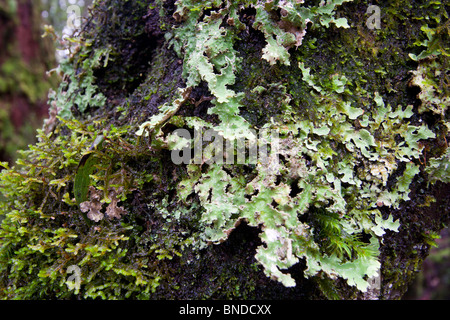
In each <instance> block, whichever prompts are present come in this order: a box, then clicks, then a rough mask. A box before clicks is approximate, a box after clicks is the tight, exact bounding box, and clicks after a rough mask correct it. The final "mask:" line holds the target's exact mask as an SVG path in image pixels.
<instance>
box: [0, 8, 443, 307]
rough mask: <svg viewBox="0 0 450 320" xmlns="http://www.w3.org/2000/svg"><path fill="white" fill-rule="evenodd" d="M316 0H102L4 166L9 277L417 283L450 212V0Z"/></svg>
mask: <svg viewBox="0 0 450 320" xmlns="http://www.w3.org/2000/svg"><path fill="white" fill-rule="evenodd" d="M318 2H319V1H307V3H305V4H303V3H300V2H299V1H248V2H246V1H201V2H200V1H199V2H196V1H190V0H179V1H176V2H175V1H147V2H146V1H131V2H130V1H126V2H125V1H117V0H105V1H97V2H96V3H95V4H94V8H93V9H92V11H91V16H90V18H89V19H88V21H87V23H86V24H85V26H84V27H83V29H82V32H81V33H80V37H79V38H78V40H77V41H74V45H73V46H72V47H71V55H70V57H69V59H68V60H67V61H65V62H63V63H62V64H61V67H60V71H61V72H62V73H63V74H64V81H63V83H62V84H61V86H60V88H59V90H58V92H56V93H55V94H54V95H53V96H52V97H51V98H50V103H51V106H52V108H53V110H54V112H53V115H55V113H56V112H58V115H59V116H60V118H57V117H55V116H53V117H51V118H49V119H47V121H46V125H45V126H44V129H43V131H41V132H40V133H39V135H38V138H39V142H38V143H37V145H36V146H33V147H31V149H30V151H29V152H28V153H27V155H26V156H25V157H26V158H25V159H23V160H22V161H21V162H20V163H18V164H17V165H16V166H15V167H14V168H11V169H9V170H4V171H3V172H2V176H1V179H2V180H0V181H1V183H2V186H3V188H4V189H3V190H4V191H3V195H4V197H5V199H6V200H5V201H3V202H2V204H1V205H2V207H0V212H1V213H2V214H4V215H5V219H4V221H3V224H2V229H1V230H0V243H1V244H2V247H1V248H2V249H1V252H0V296H2V297H4V298H39V297H45V298H52V297H56V298H64V299H65V298H74V297H75V298H81V299H86V298H98V297H100V298H103V299H108V298H114V297H115V298H133V299H138V298H139V299H163V298H169V299H213V298H214V299H231V298H233V299H399V298H401V297H402V295H403V294H404V293H405V291H406V290H407V288H408V285H409V283H410V282H411V281H412V279H413V278H414V276H415V274H416V273H417V272H418V271H419V270H420V267H421V264H422V262H423V260H424V259H425V258H426V256H427V254H428V251H429V248H430V246H431V245H433V243H434V239H435V238H436V235H437V234H438V232H439V230H441V229H442V228H443V227H444V226H445V225H448V222H449V213H450V203H449V198H450V197H449V184H448V183H449V182H450V181H449V176H448V172H449V171H448V162H449V151H448V149H447V147H448V144H447V141H448V138H449V137H448V128H449V122H448V113H447V108H448V104H449V103H448V101H449V98H448V93H449V91H448V73H447V72H446V71H445V70H448V52H449V48H448V47H446V46H448V43H449V42H448V36H449V28H448V20H445V19H448V14H447V13H448V9H449V7H448V6H446V5H443V4H441V5H438V4H436V2H433V3H434V4H433V5H432V4H428V2H426V1H423V2H420V1H418V2H416V3H414V5H412V4H410V3H409V2H396V3H392V2H387V1H383V2H378V6H371V7H370V8H368V6H367V4H366V3H365V2H362V1H328V2H327V4H326V5H324V4H321V5H319V3H318ZM423 17H427V18H426V19H427V23H428V24H427V25H428V26H427V27H424V26H425V22H424V21H423ZM207 129H213V130H209V131H207ZM264 129H267V130H266V132H267V133H269V135H268V136H264V135H263V134H262V133H263V132H264ZM177 130H178V131H177ZM176 133H179V135H176ZM208 134H210V136H208ZM254 134H255V135H256V136H253V135H254ZM180 135H182V136H183V138H185V139H184V140H183V139H179V136H180ZM211 135H212V136H213V137H214V139H211ZM200 137H201V139H203V142H202V140H201V139H200ZM208 138H209V139H208ZM186 139H188V140H189V141H190V144H189V143H188V142H189V141H186ZM211 140H213V141H214V143H212V142H211ZM223 141H225V142H227V143H230V142H232V143H233V144H234V143H236V145H232V146H234V147H235V148H231V150H230V149H225V150H224V144H223ZM209 142H211V143H209ZM241 142H247V143H248V145H246V147H247V149H246V150H247V151H246V152H242V149H240V148H239V143H241ZM228 145H229V144H227V146H228ZM264 145H268V146H269V147H268V149H267V150H268V153H269V155H268V156H266V157H265V156H264V152H262V153H257V154H253V156H252V150H254V149H252V148H253V147H256V148H257V149H258V150H259V151H261V150H262V151H264V148H261V146H264ZM227 148H228V147H227ZM180 149H181V150H180ZM199 150H200V151H202V155H200V156H199V153H198V152H199ZM224 154H225V155H224ZM189 155H190V156H189ZM220 159H222V160H223V161H225V163H221V162H220V161H219V160H220ZM213 160H215V161H213ZM223 161H222V162H223ZM180 162H181V164H180ZM19 186H20V188H19Z"/></svg>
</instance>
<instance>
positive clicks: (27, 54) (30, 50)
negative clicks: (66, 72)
mask: <svg viewBox="0 0 450 320" xmlns="http://www.w3.org/2000/svg"><path fill="white" fill-rule="evenodd" d="M0 7H1V9H0V30H1V31H0V47H1V50H0V84H1V86H0V110H1V111H0V112H1V120H0V122H1V128H2V129H1V132H0V135H1V136H0V159H2V160H8V161H12V160H13V159H15V158H16V155H15V152H16V151H17V150H19V149H23V148H25V147H26V146H27V145H28V144H29V143H32V142H35V138H34V134H35V133H34V130H35V129H36V128H37V127H39V126H40V125H41V121H42V120H43V118H44V117H46V116H47V115H48V106H47V102H46V100H47V91H48V89H49V88H50V86H51V85H52V84H53V85H55V84H56V82H55V79H53V80H50V79H49V78H48V77H47V76H46V71H48V70H50V69H51V68H52V67H54V66H55V65H56V61H55V55H54V48H53V44H52V43H51V41H50V40H42V38H41V35H42V33H43V29H42V25H41V22H42V21H41V15H40V10H39V8H40V5H39V4H38V3H37V2H36V1H34V2H33V1H31V0H29V1H28V0H17V1H16V0H15V1H6V0H2V1H1V2H0Z"/></svg>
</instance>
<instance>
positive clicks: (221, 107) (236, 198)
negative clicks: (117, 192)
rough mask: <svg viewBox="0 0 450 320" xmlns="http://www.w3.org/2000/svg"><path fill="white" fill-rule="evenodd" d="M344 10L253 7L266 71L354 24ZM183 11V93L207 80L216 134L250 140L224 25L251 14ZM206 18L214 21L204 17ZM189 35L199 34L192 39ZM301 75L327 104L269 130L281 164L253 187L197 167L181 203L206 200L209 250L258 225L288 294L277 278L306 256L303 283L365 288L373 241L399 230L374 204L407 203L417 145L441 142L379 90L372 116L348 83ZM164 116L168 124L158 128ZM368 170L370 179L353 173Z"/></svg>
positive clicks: (231, 173)
mask: <svg viewBox="0 0 450 320" xmlns="http://www.w3.org/2000/svg"><path fill="white" fill-rule="evenodd" d="M342 2H343V1H340V2H333V1H331V2H328V3H327V4H326V5H325V6H319V7H314V8H305V7H303V6H302V5H301V3H298V2H295V1H273V2H272V1H270V2H269V1H268V2H264V1H255V2H254V3H253V2H252V3H251V4H249V5H250V6H251V7H254V8H255V9H256V16H255V23H254V24H253V27H254V28H256V29H259V30H261V31H263V33H264V35H265V38H266V41H267V45H266V47H265V48H264V49H263V52H262V58H263V59H265V60H267V61H268V62H269V63H270V64H275V63H276V62H277V61H280V62H281V63H283V64H286V65H290V60H289V57H290V55H289V53H288V51H287V49H288V48H289V47H291V46H294V45H296V46H299V45H301V42H302V38H303V36H304V35H305V30H306V27H307V24H308V23H309V22H311V21H313V20H315V19H316V20H317V18H318V21H320V23H321V24H322V25H323V26H326V27H329V23H330V22H334V23H335V25H336V26H337V27H348V25H347V23H346V21H344V20H345V19H337V20H335V19H334V18H333V11H334V9H335V7H336V5H339V4H341V3H342ZM177 5H178V9H177V11H176V14H175V16H176V17H177V18H178V19H179V20H185V24H184V25H183V26H182V27H180V28H178V29H177V30H176V31H175V33H174V42H173V44H174V47H175V48H176V50H177V52H178V53H179V54H180V55H181V56H183V57H184V73H183V74H184V76H185V77H186V79H187V84H188V86H192V87H195V86H197V85H199V83H200V81H205V82H206V83H207V84H208V87H209V89H210V92H211V93H212V94H213V96H214V97H215V98H216V99H215V100H214V101H213V104H214V107H213V108H211V109H210V110H209V112H210V113H212V114H217V115H218V116H219V120H220V123H219V124H218V125H215V126H213V128H214V129H215V130H216V131H218V132H220V134H221V135H222V136H223V137H224V138H225V139H226V140H227V139H228V140H230V141H234V140H235V139H237V138H242V137H245V138H247V139H249V140H252V139H254V135H252V134H251V132H250V130H249V128H250V127H249V124H248V123H247V122H246V121H245V120H243V118H242V117H241V116H240V115H239V108H241V107H242V106H241V105H240V102H239V101H240V99H241V98H240V96H241V95H240V94H239V93H236V92H234V91H232V90H231V89H229V86H231V85H233V84H234V82H235V73H236V70H237V69H238V68H239V58H238V57H237V54H236V52H235V50H234V48H233V41H234V39H235V35H234V33H233V28H234V27H236V26H239V24H237V23H230V21H229V20H228V21H227V22H228V24H229V25H231V26H229V27H224V26H223V23H224V21H225V20H224V18H225V17H226V16H227V14H230V15H232V16H234V17H235V16H237V14H236V12H235V10H236V9H237V8H238V7H239V8H240V9H243V8H244V7H245V5H243V4H240V5H235V6H231V5H230V3H229V2H225V5H224V6H221V5H222V2H220V1H219V2H217V3H216V2H207V3H202V4H200V3H196V2H191V1H177ZM205 9H210V10H211V12H210V13H209V14H208V15H206V16H205V17H203V19H202V20H200V18H201V17H202V16H203V12H204V10H205ZM274 9H280V10H281V20H280V21H274V20H273V15H272V11H273V10H274ZM236 29H239V28H237V27H236ZM193 32H195V33H196V37H191V36H188V35H190V34H192V33H193ZM235 32H236V31H235ZM299 68H300V69H301V70H302V74H303V81H304V82H305V84H307V85H309V86H310V87H311V89H312V90H313V91H312V94H313V95H314V96H315V99H317V101H318V105H320V107H319V108H318V109H317V110H315V113H316V121H315V122H314V123H313V122H310V121H307V120H304V119H302V116H301V115H297V114H295V112H290V113H287V114H286V115H285V117H284V121H282V122H272V123H271V124H267V125H266V126H265V127H264V129H271V130H274V131H276V132H278V134H279V135H280V138H279V141H277V143H278V145H279V150H278V152H279V154H280V155H282V156H283V159H284V161H283V163H277V162H276V161H275V160H274V159H273V158H270V159H271V160H269V163H264V164H263V163H258V164H257V165H256V168H255V169H254V172H255V174H256V177H255V178H254V179H253V180H251V181H246V179H245V177H244V176H242V175H239V174H238V173H237V169H236V167H235V166H234V165H228V166H226V168H227V169H226V170H225V168H224V167H223V165H220V164H210V165H209V166H208V169H207V170H206V172H205V173H201V170H200V166H201V165H198V164H194V163H191V164H190V165H189V166H188V167H189V169H188V172H189V174H190V177H189V178H188V179H185V180H184V181H183V182H181V184H180V189H179V190H180V191H179V192H180V193H179V195H180V196H181V198H182V199H185V200H186V198H187V196H188V195H189V194H190V193H192V192H195V193H197V195H198V196H199V199H200V203H201V204H202V206H203V207H204V209H205V212H204V213H203V215H202V218H201V220H200V221H201V222H202V223H203V224H204V227H205V229H204V240H205V241H207V242H212V243H220V242H223V241H224V240H225V239H227V237H228V236H229V234H230V233H231V232H232V230H233V229H234V228H235V227H236V226H237V225H238V224H239V223H240V221H242V220H244V221H246V222H247V223H248V224H249V225H250V226H255V227H256V226H257V227H260V228H261V230H262V234H261V235H260V238H261V240H262V241H263V245H262V246H260V247H259V248H258V250H257V254H256V259H257V260H258V261H259V262H260V263H261V264H262V265H263V267H264V270H265V273H266V274H267V275H268V276H270V277H272V278H274V279H277V280H279V281H280V282H282V283H283V284H284V285H286V286H294V285H295V282H294V280H293V279H292V278H291V276H290V275H289V274H285V273H283V272H282V270H284V269H287V268H289V267H291V266H293V265H294V264H296V263H298V261H299V259H302V258H306V262H307V266H308V269H307V270H306V271H305V275H307V276H313V275H316V274H318V273H319V272H320V271H322V274H326V275H328V276H329V277H331V278H333V277H335V276H341V277H343V278H344V279H347V282H348V284H350V285H354V286H356V287H357V288H358V289H359V290H362V291H365V290H366V289H367V288H368V286H369V284H368V282H367V281H366V279H367V278H371V277H375V276H377V274H378V272H379V268H380V263H379V262H378V260H377V255H378V237H382V236H383V234H384V233H385V230H393V231H396V230H397V229H398V227H399V222H398V221H395V222H394V221H393V220H392V217H388V219H386V220H384V219H383V218H382V216H381V212H380V211H379V210H378V207H381V206H388V207H393V208H397V207H398V205H399V203H400V201H402V200H408V199H409V198H408V193H409V192H408V190H409V185H410V183H411V181H412V179H413V178H414V176H415V175H416V174H417V173H418V167H417V166H416V165H414V164H412V163H411V162H410V161H413V160H417V159H418V158H419V157H420V154H421V150H422V147H421V146H420V145H419V144H418V142H419V141H420V140H426V139H429V138H433V137H434V133H433V132H432V131H430V130H429V129H428V128H427V127H426V126H425V125H422V126H418V127H417V126H412V125H409V124H408V122H407V119H409V118H410V117H411V116H412V115H413V113H412V107H411V106H408V107H406V109H404V108H402V107H401V106H399V107H398V108H397V109H393V108H392V107H391V106H389V105H388V106H386V105H385V104H384V101H383V99H382V97H381V96H380V95H378V94H377V93H375V95H374V96H373V101H374V103H375V104H376V106H377V108H373V110H374V111H373V112H372V113H366V112H365V111H364V110H363V109H361V108H358V107H357V106H352V105H351V103H349V102H345V101H343V100H342V99H341V98H340V95H341V94H343V93H344V92H345V90H346V86H347V85H348V84H349V80H348V78H347V77H346V76H345V75H344V74H342V75H339V74H335V75H333V76H332V77H331V79H330V82H329V83H325V84H319V83H318V82H317V81H316V79H315V77H314V76H313V75H311V73H310V69H309V68H307V67H305V65H304V64H303V63H302V62H300V63H299ZM255 89H257V88H255ZM285 103H286V110H292V107H291V106H289V99H287V100H286V101H285ZM157 117H161V115H156V116H154V117H153V118H152V119H153V120H154V119H156V118H157ZM153 120H150V121H149V122H148V123H146V124H145V125H148V124H151V123H152V121H153ZM355 120H358V121H359V123H360V126H361V127H360V128H359V129H358V128H355V126H354V123H353V121H355ZM153 122H154V121H153ZM204 126H205V124H204V123H202V122H196V124H194V125H193V127H192V128H194V129H196V130H201V128H202V127H204ZM258 129H263V128H258ZM375 132H377V134H376V137H375V134H374V133H375ZM138 134H141V132H138ZM398 136H400V137H402V140H403V141H402V142H401V143H398V141H397V140H396V139H398ZM272 142H274V141H272ZM332 145H335V146H338V145H340V146H343V147H344V148H345V149H346V150H347V151H348V152H346V153H343V152H342V151H341V152H338V151H337V148H332V147H330V146H332ZM306 156H308V157H310V158H311V159H312V160H311V163H309V164H308V163H307V161H306V159H305V157H306ZM271 161H272V162H271ZM401 162H405V163H406V169H405V170H404V172H403V175H401V176H400V177H399V178H398V179H397V183H396V185H395V186H394V187H392V186H391V187H389V188H388V187H387V181H388V179H390V176H391V175H392V174H393V173H394V172H396V171H397V169H398V165H399V163H401ZM335 164H337V165H335ZM361 165H363V167H365V168H367V169H368V170H367V169H366V170H365V171H364V172H358V169H357V167H359V166H361ZM343 183H345V184H346V185H345V186H344V185H343ZM295 184H296V186H294V185H295ZM294 187H295V188H298V189H299V190H300V192H298V194H296V195H292V189H293V188H294ZM355 195H358V196H356V197H355ZM317 210H319V211H317ZM319 212H322V213H321V214H319ZM305 214H310V215H315V216H316V220H317V221H318V222H317V223H318V224H317V225H315V226H313V225H308V224H307V223H304V222H301V219H302V216H303V215H305ZM319 217H322V219H319ZM324 219H325V220H324ZM330 219H331V220H330ZM315 228H317V229H319V230H320V229H323V230H327V229H328V231H327V232H325V233H322V237H324V240H325V242H326V243H325V244H323V243H320V242H318V235H317V233H316V232H317V231H316V230H315ZM333 230H334V231H333ZM362 233H365V234H366V235H371V238H370V239H371V240H370V242H369V243H364V242H362V241H360V240H359V238H360V236H361V234H362Z"/></svg>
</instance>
